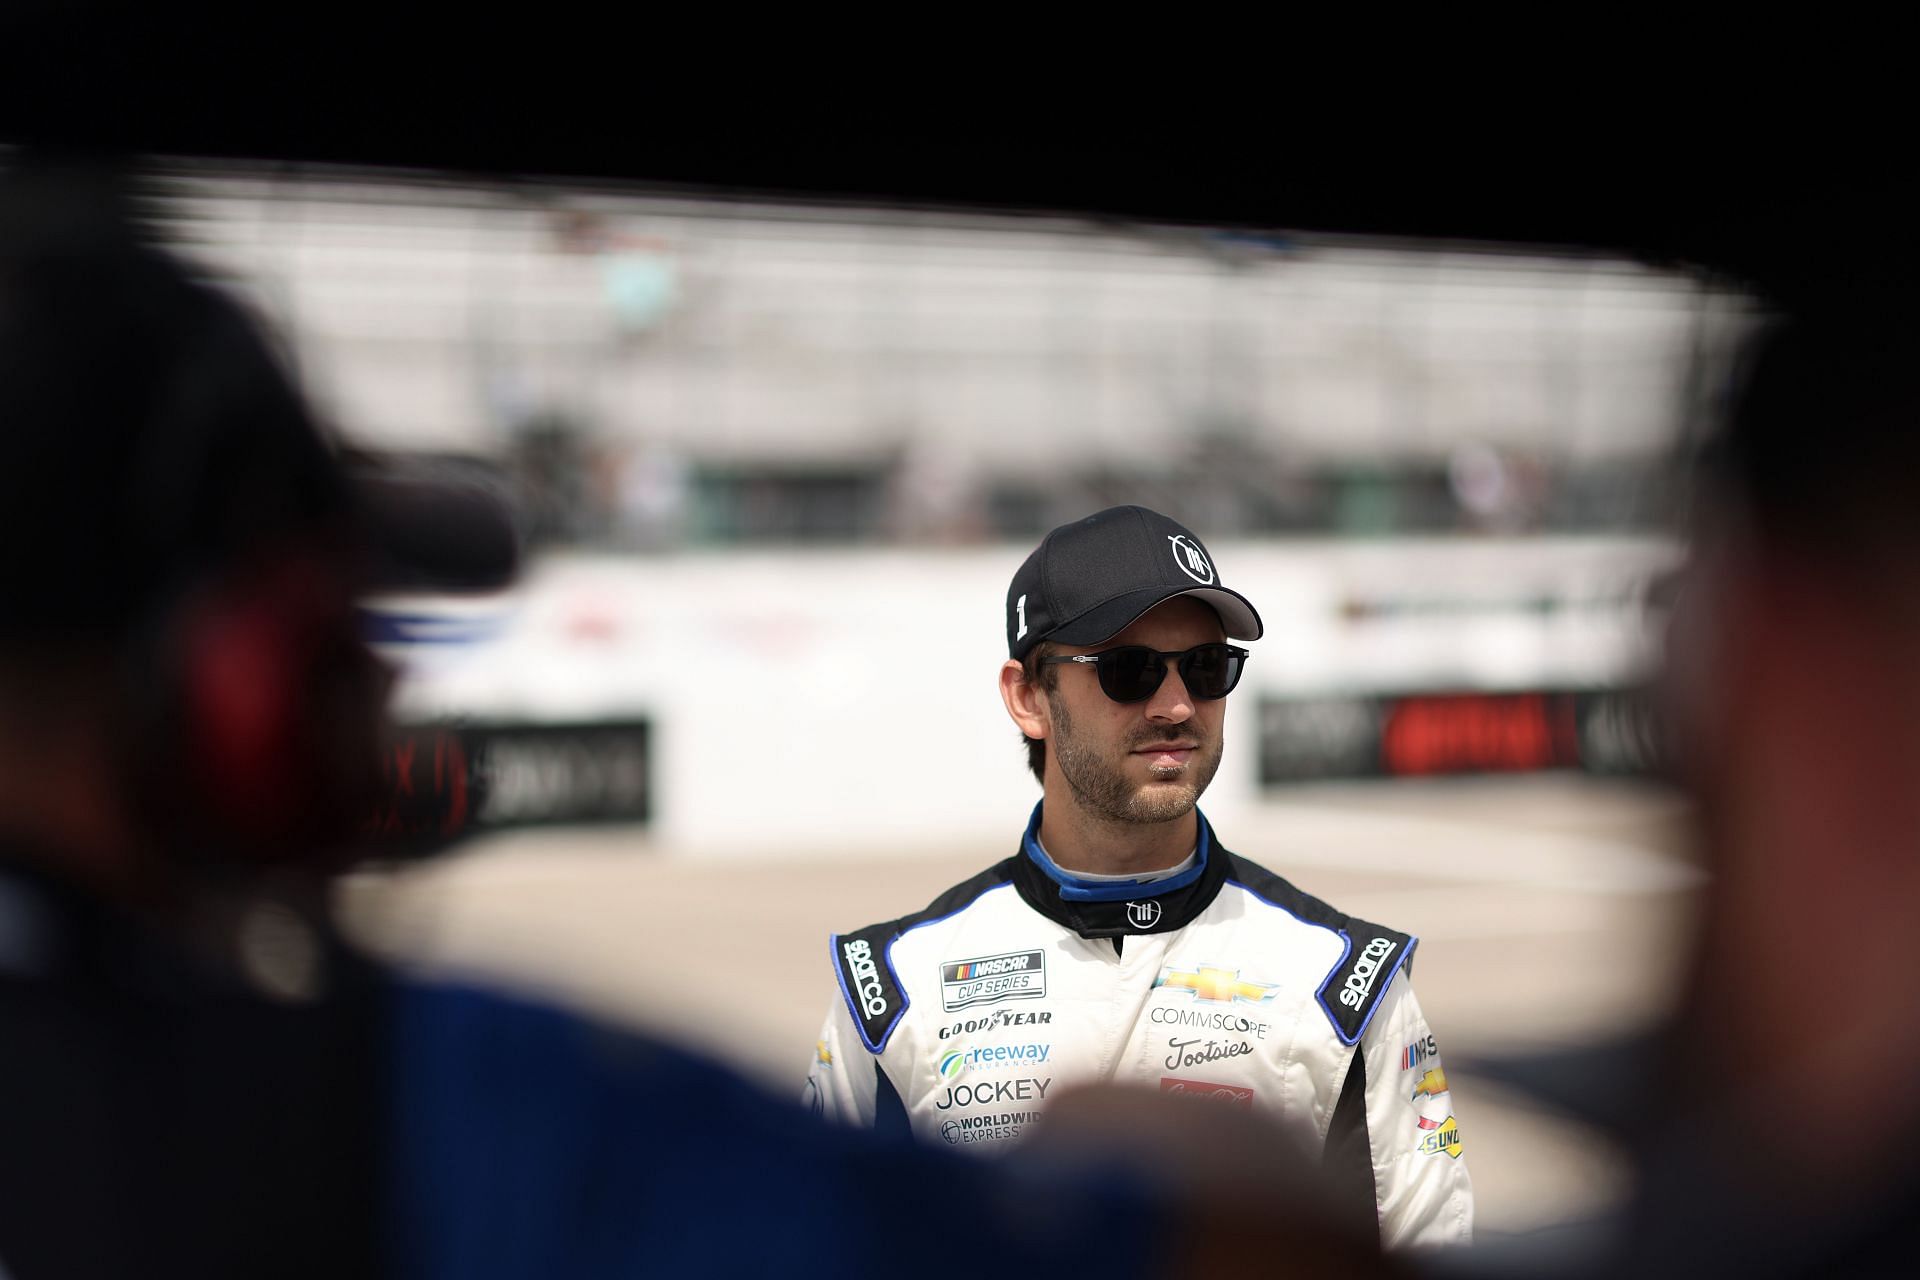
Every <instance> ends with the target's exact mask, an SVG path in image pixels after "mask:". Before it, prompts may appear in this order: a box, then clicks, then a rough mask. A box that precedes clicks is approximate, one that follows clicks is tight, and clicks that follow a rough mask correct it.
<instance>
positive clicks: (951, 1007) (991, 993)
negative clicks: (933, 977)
mask: <svg viewBox="0 0 1920 1280" xmlns="http://www.w3.org/2000/svg"><path fill="white" fill-rule="evenodd" d="M1046 994H1047V953H1046V952H1044V951H1008V952H1005V953H1003V954H1001V955H997V956H981V957H979V958H977V959H974V960H945V961H942V962H941V964H940V995H941V1001H942V1006H943V1007H944V1008H945V1009H946V1011H947V1012H948V1013H955V1012H958V1011H959V1010H961V1009H971V1008H973V1007H974V1006H975V1005H982V1004H998V1003H1000V1001H1002V1000H1038V999H1040V998H1041V997H1042V996H1044V995H1046Z"/></svg>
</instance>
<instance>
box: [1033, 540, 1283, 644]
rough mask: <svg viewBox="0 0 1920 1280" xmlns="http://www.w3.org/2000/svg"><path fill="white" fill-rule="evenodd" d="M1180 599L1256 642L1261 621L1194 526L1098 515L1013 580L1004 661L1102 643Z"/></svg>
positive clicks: (1041, 551)
mask: <svg viewBox="0 0 1920 1280" xmlns="http://www.w3.org/2000/svg"><path fill="white" fill-rule="evenodd" d="M1175 596H1195V597H1197V598H1199V599H1201V600H1204V601H1205V602H1206V603H1208V604H1210V605H1212V606H1213V610H1214V612H1215V613H1218V614H1219V615H1220V625H1221V626H1222V627H1224V628H1226V632H1227V635H1228V636H1229V637H1230V638H1232V639H1235V640H1258V639H1259V638H1260V633H1261V631H1262V630H1263V628H1262V627H1261V625H1260V615H1259V614H1258V613H1257V612H1255V611H1254V607H1253V605H1252V604H1251V603H1249V602H1248V600H1247V598H1246V597H1245V596H1243V595H1241V594H1240V593H1239V592H1238V591H1234V590H1232V589H1231V588H1228V587H1226V586H1223V585H1222V584H1221V582H1220V569H1219V566H1218V565H1216V564H1214V562H1213V556H1212V554H1211V553H1210V552H1208V550H1207V548H1206V546H1205V545H1204V544H1203V543H1201V541H1200V539H1199V538H1197V537H1195V536H1194V535H1193V532H1192V531H1191V530H1190V529H1188V528H1186V527H1185V526H1184V525H1182V524H1180V523H1178V522H1177V521H1174V520H1169V519H1168V518H1167V517H1166V516H1163V515H1161V514H1160V513H1159V512H1158V511H1149V510H1148V509H1147V508H1145V507H1109V508H1108V509H1107V510H1105V511H1096V512H1094V513H1093V514H1092V515H1090V516H1088V517H1086V518H1085V519H1083V520H1076V521H1074V522H1073V523H1072V524H1063V525H1061V526H1060V527H1059V528H1058V529H1055V530H1054V531H1053V532H1052V533H1049V534H1048V535H1047V536H1046V537H1045V538H1042V539H1041V540H1040V545H1039V546H1038V547H1036V548H1034V551H1033V554H1032V555H1030V556H1028V557H1027V559H1026V562H1025V563H1024V564H1022V565H1021V566H1020V569H1019V571H1018V572H1017V573H1015V574H1014V575H1013V585H1012V586H1010V587H1008V588H1007V655H1008V656H1009V657H1011V658H1013V659H1014V660H1015V661H1019V660H1020V659H1022V658H1025V657H1026V656H1027V654H1028V652H1030V651H1031V650H1032V649H1033V647H1034V646H1035V645H1037V644H1039V643H1040V642H1041V641H1042V640H1054V641H1058V642H1059V643H1061V644H1076V645H1087V644H1099V643H1100V642H1101V641H1102V640H1105V639H1107V638H1109V637H1111V636H1113V635H1115V634H1117V633H1119V632H1121V631H1124V630H1126V628H1127V626H1128V625H1129V624H1130V623H1132V622H1133V620H1134V619H1135V618H1138V617H1139V616H1140V615H1141V614H1143V613H1145V612H1146V611H1147V610H1149V609H1151V608H1153V607H1154V606H1155V605H1157V604H1160V603H1162V602H1164V601H1167V600H1171V599H1173V597H1175Z"/></svg>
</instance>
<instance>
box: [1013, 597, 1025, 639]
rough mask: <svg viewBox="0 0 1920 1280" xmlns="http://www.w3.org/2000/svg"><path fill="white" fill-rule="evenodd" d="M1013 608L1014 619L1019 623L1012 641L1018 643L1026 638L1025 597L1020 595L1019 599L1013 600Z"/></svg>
mask: <svg viewBox="0 0 1920 1280" xmlns="http://www.w3.org/2000/svg"><path fill="white" fill-rule="evenodd" d="M1013 609H1014V614H1015V620H1016V621H1018V622H1019V624H1020V630H1018V631H1017V632H1015V633H1014V636H1013V642H1014V643H1015V644H1019V643H1020V642H1021V641H1022V640H1024V639H1026V638H1027V598H1026V597H1025V596H1021V597H1020V599H1019V600H1018V601H1017V602H1015V604H1014V606H1013Z"/></svg>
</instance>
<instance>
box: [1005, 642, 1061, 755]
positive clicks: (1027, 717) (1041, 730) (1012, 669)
mask: <svg viewBox="0 0 1920 1280" xmlns="http://www.w3.org/2000/svg"><path fill="white" fill-rule="evenodd" d="M1000 700H1001V701H1003V702H1005V703H1006V704H1007V714H1008V715H1009V716H1011V717H1013V722H1014V723H1015V724H1017V725H1019V726H1020V732H1022V733H1024V734H1026V735H1027V736H1028V737H1029V738H1045V737H1046V736H1047V735H1048V733H1049V732H1050V731H1051V726H1050V725H1049V722H1048V719H1047V691H1046V690H1045V689H1044V688H1042V687H1041V686H1040V684H1039V683H1038V682H1037V681H1033V680H1029V679H1027V671H1026V668H1025V667H1022V666H1021V665H1020V664H1019V663H1017V662H1015V661H1014V660H1013V659H1011V658H1009V659H1007V660H1006V661H1005V662H1003V663H1001V664H1000Z"/></svg>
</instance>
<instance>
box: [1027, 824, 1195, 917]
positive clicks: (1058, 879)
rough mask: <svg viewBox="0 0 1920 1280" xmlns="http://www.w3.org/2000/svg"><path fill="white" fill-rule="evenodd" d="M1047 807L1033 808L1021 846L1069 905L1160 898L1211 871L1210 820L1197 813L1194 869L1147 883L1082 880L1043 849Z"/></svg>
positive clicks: (1192, 867)
mask: <svg viewBox="0 0 1920 1280" xmlns="http://www.w3.org/2000/svg"><path fill="white" fill-rule="evenodd" d="M1045 803H1046V802H1045V801H1044V800H1043V801H1041V802H1040V804H1036V805H1034V806H1033V817H1031V818H1029V819H1028V820H1027V833H1026V835H1024V836H1023V837H1021V841H1020V844H1021V848H1022V849H1024V850H1025V852H1026V855H1027V857H1029V858H1031V859H1033V864H1034V865H1035V866H1037V867H1039V868H1040V870H1042V871H1044V872H1046V875H1047V879H1049V880H1051V881H1053V882H1054V883H1055V884H1057V885H1059V886H1060V896H1061V897H1063V898H1065V899H1067V900H1068V901H1069V902H1128V901H1131V900H1133V899H1135V898H1157V897H1159V896H1160V895H1161V894H1163V893H1172V892H1173V891H1174V890H1176V889H1184V888H1186V887H1187V886H1188V885H1190V884H1192V883H1193V882H1194V881H1196V880H1198V879H1199V878H1200V873H1201V872H1203V871H1205V870H1206V869H1207V855H1208V854H1209V853H1210V852H1211V849H1210V846H1211V844H1212V843H1213V841H1212V839H1211V836H1210V834H1209V832H1208V830H1207V820H1206V817H1205V816H1204V815H1201V814H1200V813H1199V811H1198V810H1195V811H1194V812H1195V816H1196V817H1198V818H1199V819H1200V843H1199V845H1198V847H1197V850H1196V856H1195V857H1194V859H1193V865H1192V866H1190V867H1188V868H1187V869H1186V870H1185V871H1182V872H1181V873H1180V874H1179V875H1177V876H1168V877H1167V878H1166V879H1164V880H1147V881H1140V880H1082V879H1080V878H1079V877H1077V876H1075V875H1074V874H1073V873H1072V872H1071V871H1067V870H1065V869H1063V868H1062V867H1061V866H1060V865H1059V864H1058V863H1056V862H1055V861H1054V860H1053V859H1052V858H1049V857H1048V856H1047V851H1046V850H1045V849H1042V848H1041V847H1040V809H1041V806H1042V805H1044V804H1045Z"/></svg>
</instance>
